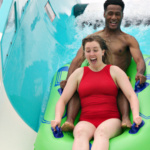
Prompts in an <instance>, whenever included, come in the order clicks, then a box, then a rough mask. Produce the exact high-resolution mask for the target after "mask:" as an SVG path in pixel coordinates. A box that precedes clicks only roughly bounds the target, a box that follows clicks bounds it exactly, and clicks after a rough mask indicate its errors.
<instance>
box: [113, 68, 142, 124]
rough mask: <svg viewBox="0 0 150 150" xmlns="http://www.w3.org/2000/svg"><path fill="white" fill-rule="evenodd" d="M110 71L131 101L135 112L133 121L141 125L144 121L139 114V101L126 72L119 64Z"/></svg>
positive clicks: (133, 112)
mask: <svg viewBox="0 0 150 150" xmlns="http://www.w3.org/2000/svg"><path fill="white" fill-rule="evenodd" d="M110 72H111V73H112V75H113V78H114V79H115V80H116V83H117V85H118V86H119V87H120V89H121V90H122V92H123V93H124V95H125V96H126V98H127V99H128V101H129V103H130V107H131V110H132V114H133V121H134V122H135V123H136V124H137V125H139V124H140V123H141V121H142V119H141V117H140V116H139V101H138V98H137V96H136V94H135V92H134V90H133V88H132V86H131V84H130V81H129V79H128V77H127V75H126V73H125V72H124V71H123V70H121V69H120V68H119V67H117V66H111V69H110Z"/></svg>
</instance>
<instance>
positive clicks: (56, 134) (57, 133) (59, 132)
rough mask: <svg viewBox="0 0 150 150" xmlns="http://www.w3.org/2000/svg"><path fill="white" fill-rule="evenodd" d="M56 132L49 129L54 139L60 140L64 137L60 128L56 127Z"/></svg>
mask: <svg viewBox="0 0 150 150" xmlns="http://www.w3.org/2000/svg"><path fill="white" fill-rule="evenodd" d="M55 129H56V130H55V131H54V129H53V128H52V127H51V130H52V132H53V135H54V137H55V138H62V137H63V136H64V135H63V133H62V130H61V128H60V127H58V126H56V128H55Z"/></svg>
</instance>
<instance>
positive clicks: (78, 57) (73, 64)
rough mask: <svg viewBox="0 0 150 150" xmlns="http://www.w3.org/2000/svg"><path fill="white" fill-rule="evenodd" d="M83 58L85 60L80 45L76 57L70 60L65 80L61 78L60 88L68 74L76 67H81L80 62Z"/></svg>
mask: <svg viewBox="0 0 150 150" xmlns="http://www.w3.org/2000/svg"><path fill="white" fill-rule="evenodd" d="M84 60H85V57H84V52H83V48H82V47H81V48H80V49H79V50H78V52H77V55H76V57H75V58H74V59H73V60H72V62H71V64H70V67H69V70H68V74H67V78H66V80H63V81H61V83H60V86H61V88H64V87H65V85H66V83H67V80H68V78H69V76H70V75H71V74H72V73H73V72H74V70H76V69H77V68H79V67H81V64H82V62H83V61H84Z"/></svg>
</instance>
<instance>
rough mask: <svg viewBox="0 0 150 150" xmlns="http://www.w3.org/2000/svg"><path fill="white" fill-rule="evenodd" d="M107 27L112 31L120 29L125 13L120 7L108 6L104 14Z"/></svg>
mask: <svg viewBox="0 0 150 150" xmlns="http://www.w3.org/2000/svg"><path fill="white" fill-rule="evenodd" d="M104 17H105V25H106V27H108V28H109V29H111V30H116V29H120V25H121V21H122V17H123V12H122V8H121V6H119V5H108V6H107V9H106V11H105V12H104Z"/></svg>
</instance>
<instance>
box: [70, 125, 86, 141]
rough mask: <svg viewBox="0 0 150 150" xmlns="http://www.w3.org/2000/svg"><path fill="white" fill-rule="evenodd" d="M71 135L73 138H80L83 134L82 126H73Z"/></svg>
mask: <svg viewBox="0 0 150 150" xmlns="http://www.w3.org/2000/svg"><path fill="white" fill-rule="evenodd" d="M73 135H74V137H75V138H81V137H83V136H85V130H84V128H83V127H82V126H75V128H74V131H73Z"/></svg>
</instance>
